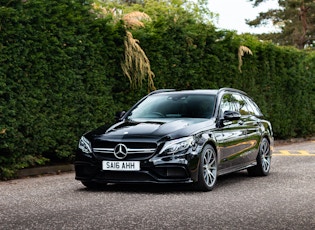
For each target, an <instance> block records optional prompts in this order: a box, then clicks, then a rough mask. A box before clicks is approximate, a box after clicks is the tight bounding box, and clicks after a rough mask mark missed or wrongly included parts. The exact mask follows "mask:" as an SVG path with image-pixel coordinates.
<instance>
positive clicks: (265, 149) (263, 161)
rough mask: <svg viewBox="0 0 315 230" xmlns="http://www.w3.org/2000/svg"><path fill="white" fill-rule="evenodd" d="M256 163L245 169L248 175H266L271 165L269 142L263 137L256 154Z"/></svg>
mask: <svg viewBox="0 0 315 230" xmlns="http://www.w3.org/2000/svg"><path fill="white" fill-rule="evenodd" d="M256 161H257V165H256V166H253V167H250V168H248V169H247V172H248V174H249V175H250V176H268V174H269V172H270V166H271V152H270V143H269V141H268V140H267V138H263V139H262V141H261V143H260V146H259V151H258V155H257V159H256Z"/></svg>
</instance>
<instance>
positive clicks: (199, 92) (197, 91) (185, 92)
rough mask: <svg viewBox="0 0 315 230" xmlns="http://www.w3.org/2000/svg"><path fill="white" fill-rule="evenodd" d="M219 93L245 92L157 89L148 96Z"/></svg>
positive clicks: (223, 89) (228, 89)
mask: <svg viewBox="0 0 315 230" xmlns="http://www.w3.org/2000/svg"><path fill="white" fill-rule="evenodd" d="M220 92H238V93H241V94H245V95H246V93H245V92H243V91H241V90H238V89H233V88H220V89H195V90H175V89H159V90H155V91H153V92H151V93H150V94H149V95H153V94H160V93H181V94H191V93H193V94H209V95H217V94H219V93H220Z"/></svg>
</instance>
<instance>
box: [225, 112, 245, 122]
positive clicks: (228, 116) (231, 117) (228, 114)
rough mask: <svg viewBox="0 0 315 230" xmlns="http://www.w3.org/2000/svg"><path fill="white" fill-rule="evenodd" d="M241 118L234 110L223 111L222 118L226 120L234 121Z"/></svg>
mask: <svg viewBox="0 0 315 230" xmlns="http://www.w3.org/2000/svg"><path fill="white" fill-rule="evenodd" d="M240 118H241V114H240V113H239V112H235V111H229V110H228V111H225V112H224V113H223V119H224V120H228V121H236V120H239V119H240Z"/></svg>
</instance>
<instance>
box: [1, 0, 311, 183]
mask: <svg viewBox="0 0 315 230" xmlns="http://www.w3.org/2000/svg"><path fill="white" fill-rule="evenodd" d="M0 4H1V5H0V118H1V122H0V178H2V179H5V178H10V177H13V176H14V175H15V172H16V171H17V170H18V169H20V168H25V167H32V166H36V165H42V164H52V163H60V162H71V161H72V157H73V155H74V151H75V149H76V145H77V141H78V139H79V138H80V136H81V135H82V134H83V133H84V132H86V131H88V130H90V129H93V128H95V127H97V126H99V125H101V124H105V123H110V122H112V121H113V118H114V114H115V112H116V111H119V110H123V109H128V108H129V106H131V105H132V104H133V103H134V102H136V101H137V100H138V99H139V98H140V97H142V96H144V95H145V94H146V93H147V92H148V89H147V87H146V82H144V83H143V86H142V87H141V88H137V89H131V88H130V84H129V81H128V79H127V78H126V77H125V76H124V75H123V72H122V70H121V62H122V60H123V57H124V39H125V35H126V28H125V26H124V25H123V22H122V21H119V20H117V19H115V20H113V18H112V17H110V16H108V17H105V18H103V19H100V18H96V16H95V14H93V13H91V5H90V2H88V1H86V0H74V1H67V0H59V1H43V0H32V1H24V2H23V1H20V0H16V1H3V0H0ZM183 14H184V15H182V16H185V17H179V18H178V20H174V15H170V16H169V17H165V15H164V16H163V18H160V19H159V18H157V19H156V20H152V21H151V22H147V23H146V26H145V27H144V28H138V29H134V30H132V33H133V36H134V37H135V38H136V39H138V40H139V41H140V45H141V47H142V49H143V50H144V51H145V53H146V54H147V56H148V58H149V59H150V62H151V68H152V70H153V72H154V73H155V78H154V82H155V86H156V88H176V89H197V88H219V87H234V88H238V89H241V90H244V91H246V92H248V93H249V94H250V95H251V96H253V97H254V99H255V100H256V101H257V103H258V104H259V105H260V107H261V108H262V110H263V112H264V113H265V114H266V116H267V118H268V119H270V120H271V121H272V124H273V127H274V132H275V136H276V138H278V139H279V138H291V137H302V136H310V135H313V134H314V133H315V125H314V120H315V119H314V111H315V108H314V101H315V98H314V88H315V87H314V82H315V81H314V76H315V64H314V63H315V54H314V53H307V52H305V51H298V50H296V49H294V48H290V47H278V46H276V45H273V44H271V43H269V42H260V41H258V40H257V39H256V38H255V37H253V36H250V35H242V36H239V35H237V34H235V33H234V32H231V31H218V30H216V28H214V27H213V26H211V25H208V24H203V23H200V22H196V21H195V20H194V19H193V15H191V14H189V13H185V12H184V13H183ZM241 45H244V46H247V47H248V48H250V49H251V51H252V52H253V55H248V54H247V55H245V56H244V57H243V66H242V72H240V71H239V69H238V65H239V60H238V48H239V47H240V46H241Z"/></svg>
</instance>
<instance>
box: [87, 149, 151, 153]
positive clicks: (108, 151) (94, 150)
mask: <svg viewBox="0 0 315 230" xmlns="http://www.w3.org/2000/svg"><path fill="white" fill-rule="evenodd" d="M127 151H128V154H141V153H149V154H151V153H154V152H155V149H132V148H127ZM93 152H98V153H109V154H111V153H112V154H113V153H114V148H93Z"/></svg>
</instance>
